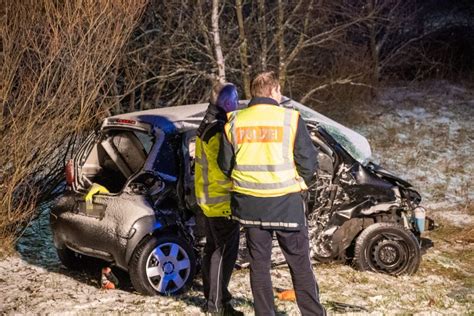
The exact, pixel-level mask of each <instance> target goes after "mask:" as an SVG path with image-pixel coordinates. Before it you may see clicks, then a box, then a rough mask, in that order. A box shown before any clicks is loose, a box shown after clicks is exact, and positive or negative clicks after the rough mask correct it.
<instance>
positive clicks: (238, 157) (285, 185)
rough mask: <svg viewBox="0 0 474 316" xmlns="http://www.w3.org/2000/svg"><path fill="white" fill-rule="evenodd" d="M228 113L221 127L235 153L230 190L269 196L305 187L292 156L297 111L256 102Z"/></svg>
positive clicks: (297, 116)
mask: <svg viewBox="0 0 474 316" xmlns="http://www.w3.org/2000/svg"><path fill="white" fill-rule="evenodd" d="M227 116H228V123H227V124H226V125H225V127H224V131H225V135H226V137H227V139H228V141H229V142H230V143H231V144H232V146H233V149H234V155H235V165H234V168H233V170H232V174H231V178H232V182H233V189H232V190H233V191H235V192H239V193H242V194H247V195H252V196H258V197H272V196H281V195H285V194H288V193H293V192H299V191H302V190H305V189H307V186H306V184H305V182H304V180H303V179H302V178H301V177H300V176H299V175H298V172H297V170H296V166H295V162H294V158H293V147H294V142H295V137H296V132H297V127H298V118H299V113H298V112H297V111H294V110H290V109H285V108H281V107H276V106H274V105H267V104H258V105H253V106H251V107H249V108H246V109H243V110H240V111H234V112H231V113H228V115H227Z"/></svg>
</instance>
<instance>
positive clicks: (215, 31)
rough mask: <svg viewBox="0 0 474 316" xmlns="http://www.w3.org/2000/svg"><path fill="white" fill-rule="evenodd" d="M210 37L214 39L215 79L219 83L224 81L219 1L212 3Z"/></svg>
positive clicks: (215, 0) (214, 0)
mask: <svg viewBox="0 0 474 316" xmlns="http://www.w3.org/2000/svg"><path fill="white" fill-rule="evenodd" d="M211 23H212V35H213V39H214V53H215V57H216V64H217V79H218V80H219V81H222V82H224V81H225V60H224V55H223V54H222V46H221V39H220V34H219V0H213V1H212V15H211Z"/></svg>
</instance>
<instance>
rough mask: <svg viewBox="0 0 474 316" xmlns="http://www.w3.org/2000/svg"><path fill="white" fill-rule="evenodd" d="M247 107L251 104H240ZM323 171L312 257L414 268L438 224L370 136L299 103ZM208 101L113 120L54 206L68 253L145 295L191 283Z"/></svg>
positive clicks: (315, 196) (379, 268)
mask: <svg viewBox="0 0 474 316" xmlns="http://www.w3.org/2000/svg"><path fill="white" fill-rule="evenodd" d="M245 105H246V102H245V101H242V102H241V106H242V107H243V106H245ZM282 106H285V107H289V108H293V109H295V110H298V111H299V112H300V113H301V116H302V118H303V119H304V120H305V121H306V123H307V127H308V130H309V131H310V135H311V137H312V139H313V142H314V145H315V146H316V147H318V149H319V157H318V160H319V170H318V175H317V177H315V181H314V182H313V183H312V184H311V185H310V187H309V193H310V198H309V206H310V207H309V212H308V220H309V226H310V231H311V243H312V254H313V256H314V258H316V259H317V260H320V261H332V260H339V261H352V262H353V263H354V265H355V266H356V267H357V268H359V269H361V270H372V271H376V272H382V273H388V274H394V275H398V274H404V273H407V274H410V273H414V272H415V271H416V269H417V268H418V265H419V263H420V260H421V252H420V240H421V233H422V232H423V230H424V229H425V227H426V228H430V227H431V226H432V225H431V224H432V221H431V220H430V219H429V218H427V217H426V216H425V211H424V209H423V208H422V207H420V201H421V198H420V195H419V194H418V192H416V191H415V190H414V189H413V187H412V186H411V185H410V184H409V183H407V182H406V181H404V180H402V179H400V178H398V177H397V176H395V175H393V174H392V173H390V172H388V171H386V170H384V169H382V168H381V167H380V166H378V165H376V164H374V163H373V162H371V160H370V156H371V151H370V146H369V143H368V142H367V140H366V139H365V138H364V137H363V136H361V135H360V134H358V133H356V132H355V131H353V130H351V129H349V128H347V127H345V126H343V125H341V124H339V123H337V122H334V121H332V120H331V119H329V118H327V117H325V116H323V115H321V114H320V113H318V112H316V111H313V110H311V109H310V108H308V107H306V106H304V105H302V104H300V103H298V102H295V101H293V100H289V99H288V100H286V101H284V102H282ZM206 109H207V104H194V105H186V106H177V107H169V108H161V109H154V110H148V111H140V112H133V113H128V114H122V115H117V116H112V117H109V118H106V119H105V120H104V122H103V124H102V126H101V128H100V129H99V130H98V131H96V132H94V133H92V134H91V135H90V136H89V137H88V138H87V139H86V140H85V142H84V143H83V145H82V146H81V147H80V149H79V150H78V151H77V152H76V153H74V156H73V159H72V160H70V161H69V162H68V164H67V167H66V179H67V184H68V185H67V189H66V190H65V192H64V194H63V195H62V196H61V197H60V198H59V199H58V200H57V202H56V204H55V206H54V207H53V208H52V210H51V213H50V222H51V227H52V231H53V238H54V244H55V247H56V248H57V251H58V255H59V258H60V259H61V261H62V262H63V264H65V265H66V266H67V267H69V268H77V267H80V265H81V260H82V259H83V258H84V257H85V256H92V257H96V258H101V259H103V260H106V261H109V262H111V263H113V264H115V265H116V266H118V267H120V268H122V269H124V270H126V271H128V272H129V274H130V278H131V281H132V284H133V286H134V287H135V289H136V290H137V291H139V292H141V293H144V294H150V295H153V294H175V293H178V292H180V291H182V290H184V289H185V288H186V286H187V285H189V284H190V283H191V282H192V279H193V277H194V274H195V272H196V269H197V266H198V265H199V257H200V249H199V247H198V246H199V241H200V239H201V237H202V235H203V234H202V232H203V230H202V229H203V228H202V226H201V225H200V223H201V221H200V220H199V218H200V216H199V215H198V216H196V214H199V212H200V211H199V208H198V206H197V204H196V200H195V196H194V142H195V132H196V129H197V127H198V126H199V123H200V122H201V120H202V118H203V117H204V114H205V111H206Z"/></svg>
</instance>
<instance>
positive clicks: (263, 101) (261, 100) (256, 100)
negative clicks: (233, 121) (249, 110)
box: [247, 97, 280, 107]
mask: <svg viewBox="0 0 474 316" xmlns="http://www.w3.org/2000/svg"><path fill="white" fill-rule="evenodd" d="M255 104H269V105H276V106H280V104H278V102H277V101H276V100H275V99H272V98H261V97H255V98H252V99H251V100H250V102H249V104H248V105H247V106H248V107H251V106H252V105H255Z"/></svg>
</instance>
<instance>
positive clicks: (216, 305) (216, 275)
mask: <svg viewBox="0 0 474 316" xmlns="http://www.w3.org/2000/svg"><path fill="white" fill-rule="evenodd" d="M213 96H214V97H212V96H211V103H210V105H209V107H208V110H207V112H206V115H205V117H204V119H203V121H202V122H201V124H200V126H199V128H198V130H197V139H196V160H195V175H194V178H195V193H196V199H197V202H198V204H199V206H200V207H201V209H202V211H203V213H204V215H205V222H206V245H205V247H204V257H203V262H202V276H203V287H204V296H205V298H206V306H205V310H206V311H207V313H209V314H216V315H243V313H242V312H239V311H237V310H235V309H234V308H233V307H232V305H231V302H230V301H231V299H232V295H231V294H230V292H229V290H228V285H229V281H230V277H231V274H232V270H233V268H234V265H235V262H236V259H237V253H238V250H239V223H238V222H236V221H233V220H232V219H231V218H230V215H231V212H230V190H231V187H232V182H231V181H230V180H229V179H228V178H227V177H226V176H225V175H224V174H223V173H222V171H221V170H220V169H219V166H218V165H217V155H218V153H219V147H220V141H221V135H222V131H223V127H224V123H225V120H226V113H228V112H232V111H235V110H236V109H237V106H238V102H239V97H238V94H237V88H236V87H235V86H234V85H233V84H229V83H228V84H223V85H222V84H217V85H216V86H215V87H214V89H213Z"/></svg>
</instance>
